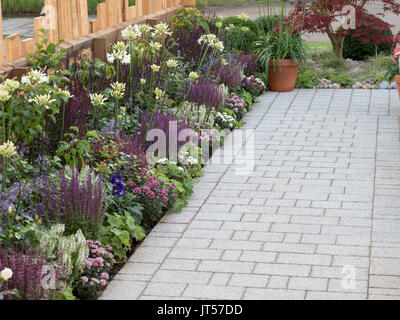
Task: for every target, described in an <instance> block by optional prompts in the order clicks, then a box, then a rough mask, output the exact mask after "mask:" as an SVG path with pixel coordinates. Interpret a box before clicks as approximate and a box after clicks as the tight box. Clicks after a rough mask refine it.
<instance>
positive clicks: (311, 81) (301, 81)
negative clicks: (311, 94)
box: [296, 70, 319, 88]
mask: <svg viewBox="0 0 400 320" xmlns="http://www.w3.org/2000/svg"><path fill="white" fill-rule="evenodd" d="M318 83H319V79H318V74H317V73H316V72H315V71H313V70H306V71H304V72H303V73H299V74H298V75H297V80H296V88H314V87H315V86H316V85H317V84H318Z"/></svg>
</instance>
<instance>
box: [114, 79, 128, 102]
mask: <svg viewBox="0 0 400 320" xmlns="http://www.w3.org/2000/svg"><path fill="white" fill-rule="evenodd" d="M111 88H112V91H111V95H112V96H113V97H114V98H115V99H122V98H123V97H124V95H125V88H126V86H125V83H120V82H114V83H112V84H111Z"/></svg>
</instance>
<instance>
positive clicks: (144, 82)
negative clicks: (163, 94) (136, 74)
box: [140, 78, 147, 86]
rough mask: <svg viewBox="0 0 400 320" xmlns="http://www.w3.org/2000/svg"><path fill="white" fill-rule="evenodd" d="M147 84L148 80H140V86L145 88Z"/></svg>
mask: <svg viewBox="0 0 400 320" xmlns="http://www.w3.org/2000/svg"><path fill="white" fill-rule="evenodd" d="M146 82H147V80H146V79H143V78H141V79H140V84H141V85H142V86H144V85H145V84H146Z"/></svg>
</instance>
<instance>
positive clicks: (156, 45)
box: [149, 41, 162, 51]
mask: <svg viewBox="0 0 400 320" xmlns="http://www.w3.org/2000/svg"><path fill="white" fill-rule="evenodd" d="M149 46H150V48H151V49H153V50H154V51H158V50H160V49H161V47H162V45H161V43H159V42H154V41H151V42H150V43H149Z"/></svg>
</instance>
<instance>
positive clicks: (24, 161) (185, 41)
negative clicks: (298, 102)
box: [0, 9, 265, 299]
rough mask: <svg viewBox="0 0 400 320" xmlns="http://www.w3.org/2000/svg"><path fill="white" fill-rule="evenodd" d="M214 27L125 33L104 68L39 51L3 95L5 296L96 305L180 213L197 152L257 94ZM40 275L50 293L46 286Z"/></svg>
mask: <svg viewBox="0 0 400 320" xmlns="http://www.w3.org/2000/svg"><path fill="white" fill-rule="evenodd" d="M241 19H245V18H243V17H242V18H241ZM222 25H223V21H222V20H221V19H220V18H207V17H204V16H202V15H201V14H200V13H199V12H198V11H196V10H194V9H181V10H179V11H178V13H177V14H176V15H175V16H174V17H172V18H171V20H170V24H169V25H168V24H165V23H159V24H156V25H154V26H150V25H146V24H142V25H131V26H127V27H126V28H125V29H123V30H122V32H121V36H122V39H123V41H118V42H116V43H114V44H111V47H110V50H109V52H108V53H107V55H106V61H101V60H99V59H96V58H94V57H92V54H91V52H90V51H87V50H84V51H82V52H81V53H79V54H78V55H75V56H73V57H71V56H69V57H66V52H67V50H66V49H65V48H64V49H63V48H61V47H59V48H56V47H55V46H49V47H47V48H46V46H43V48H42V50H40V51H38V52H37V53H36V54H35V55H34V56H33V57H31V58H30V61H29V62H30V67H31V68H32V70H31V71H30V72H28V73H27V74H25V75H23V76H22V77H21V81H17V80H6V81H5V82H4V83H3V84H1V85H0V100H1V106H2V108H1V117H0V118H1V127H0V133H1V141H2V145H0V154H1V172H2V175H1V188H2V193H1V196H0V212H1V213H2V215H1V218H0V241H1V245H0V270H3V269H5V270H6V271H5V273H4V274H6V275H7V279H6V278H4V280H6V281H3V280H1V283H0V285H1V288H0V289H1V291H2V292H3V293H2V297H3V298H6V299H14V298H22V299H38V298H41V299H76V298H79V299H95V298H96V297H97V296H98V295H99V293H100V292H101V291H102V290H103V289H104V288H105V287H106V285H107V284H108V283H109V281H110V280H111V278H112V277H113V275H115V274H116V273H117V271H118V270H119V269H120V268H121V266H122V265H123V264H124V262H125V261H127V259H128V257H129V255H131V254H132V253H133V252H134V250H135V248H136V245H137V244H138V243H140V242H141V241H142V240H143V239H144V238H145V236H146V234H147V233H148V232H149V231H150V230H151V229H152V227H153V226H154V225H155V224H156V223H157V222H158V221H159V219H160V218H161V217H162V216H163V215H165V213H166V212H167V211H171V212H179V211H180V210H182V208H183V207H184V206H185V205H186V204H187V198H188V197H189V196H190V195H191V194H192V192H193V184H194V183H195V182H196V180H197V179H198V177H200V175H201V171H202V167H203V165H204V163H205V162H206V161H207V160H208V156H206V154H211V153H212V152H204V151H213V148H212V147H213V145H215V144H218V143H216V142H221V141H223V139H224V137H225V136H226V133H227V132H229V131H230V130H233V129H235V128H238V127H240V126H241V123H240V120H241V119H242V117H243V116H244V115H245V114H246V113H247V112H248V111H250V109H251V106H252V104H253V103H254V102H255V101H256V99H257V96H259V95H260V94H261V93H262V92H263V91H264V90H265V85H264V83H263V82H262V81H261V80H260V79H258V78H257V77H254V76H253V74H254V73H256V72H257V70H258V64H257V59H256V57H255V56H254V55H252V54H250V53H245V52H241V51H238V50H236V49H232V48H231V49H229V48H226V46H225V42H224V41H225V38H226V36H225V33H226V31H225V30H224V29H223V27H222ZM43 44H44V43H43ZM62 61H65V65H64V66H63V65H62V64H61V62H62ZM17 106H18V107H17ZM178 136H179V139H178ZM164 139H165V140H164ZM162 141H164V143H161V142H162ZM157 143H158V144H159V145H157ZM155 145H157V148H155V149H153V152H152V153H151V152H150V153H149V150H152V147H154V146H155ZM44 267H46V268H50V269H51V270H53V272H52V273H51V274H52V275H53V279H52V281H53V283H55V284H56V286H54V287H52V286H50V287H48V286H43V285H42V283H43V281H44V279H43V275H42V273H41V270H42V269H43V268H44ZM7 268H12V274H13V275H12V276H11V277H10V276H9V272H8V269H7ZM28 268H29V269H31V271H30V272H27V270H28ZM27 283H29V286H27V285H26V284H27Z"/></svg>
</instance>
